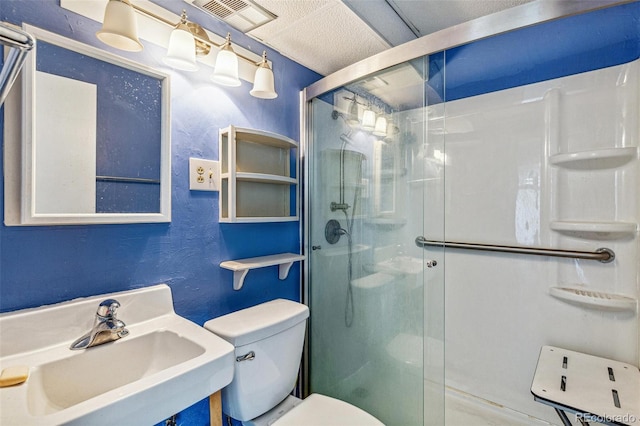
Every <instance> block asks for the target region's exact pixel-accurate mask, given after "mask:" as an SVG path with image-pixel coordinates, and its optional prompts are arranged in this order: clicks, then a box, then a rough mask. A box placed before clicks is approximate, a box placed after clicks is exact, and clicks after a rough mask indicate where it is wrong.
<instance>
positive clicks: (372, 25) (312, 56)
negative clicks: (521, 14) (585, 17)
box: [248, 0, 532, 75]
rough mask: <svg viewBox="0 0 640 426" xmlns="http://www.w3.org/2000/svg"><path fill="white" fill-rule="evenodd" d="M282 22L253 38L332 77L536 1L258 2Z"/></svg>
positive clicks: (264, 28) (253, 34)
mask: <svg viewBox="0 0 640 426" xmlns="http://www.w3.org/2000/svg"><path fill="white" fill-rule="evenodd" d="M253 1H254V2H255V3H257V4H259V5H260V6H262V7H264V8H265V9H267V10H269V11H270V12H272V13H273V14H275V15H277V16H278V18H277V19H275V20H274V21H271V22H269V23H267V24H265V25H263V26H261V27H258V28H256V29H254V30H252V31H249V33H248V35H250V36H251V37H253V38H255V39H257V40H259V41H261V42H262V43H264V44H266V45H268V46H270V47H272V48H273V49H275V50H277V51H278V52H280V53H281V54H283V55H285V56H287V57H289V58H291V59H293V60H294V61H296V62H298V63H300V64H302V65H304V66H306V67H307V68H310V69H312V70H314V71H316V72H318V73H319V74H322V75H329V74H331V73H333V72H335V71H337V70H339V69H342V68H344V67H346V66H348V65H351V64H353V63H355V62H358V61H360V60H362V59H365V58H367V57H369V56H372V55H374V54H376V53H379V52H382V51H383V50H386V49H388V48H390V47H392V46H397V45H399V44H402V43H405V42H407V41H409V40H412V39H415V38H417V37H421V36H424V35H427V34H431V33H433V32H436V31H439V30H441V29H444V28H448V27H451V26H453V25H457V24H460V23H462V22H466V21H469V20H472V19H475V18H478V17H481V16H485V15H488V14H491V13H495V12H498V11H500V10H504V9H507V8H510V7H514V6H517V5H520V4H523V3H527V2H529V1H532V0H253Z"/></svg>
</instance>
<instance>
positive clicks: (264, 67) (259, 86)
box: [249, 50, 278, 99]
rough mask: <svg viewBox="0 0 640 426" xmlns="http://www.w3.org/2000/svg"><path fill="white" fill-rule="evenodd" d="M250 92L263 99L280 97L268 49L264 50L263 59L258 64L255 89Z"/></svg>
mask: <svg viewBox="0 0 640 426" xmlns="http://www.w3.org/2000/svg"><path fill="white" fill-rule="evenodd" d="M249 93H251V95H252V96H255V97H256V98H262V99H273V98H277V97H278V94H277V93H276V89H275V83H274V77H273V71H271V67H269V63H268V62H267V51H266V50H265V51H263V52H262V61H261V62H260V63H259V64H258V69H257V70H256V77H255V80H254V82H253V89H252V90H251V92H249Z"/></svg>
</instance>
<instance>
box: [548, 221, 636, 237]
mask: <svg viewBox="0 0 640 426" xmlns="http://www.w3.org/2000/svg"><path fill="white" fill-rule="evenodd" d="M549 226H550V228H551V229H553V230H554V231H557V232H560V233H563V234H568V235H572V236H575V237H578V238H587V239H593V240H614V239H618V238H622V237H625V236H633V235H634V234H635V233H636V230H637V228H638V224H636V223H632V222H581V221H565V220H562V221H554V222H551V223H550V225H549Z"/></svg>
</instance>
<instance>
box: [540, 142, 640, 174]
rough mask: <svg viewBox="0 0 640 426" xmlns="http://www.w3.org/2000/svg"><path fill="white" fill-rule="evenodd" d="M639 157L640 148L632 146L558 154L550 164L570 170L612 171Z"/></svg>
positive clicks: (551, 158) (550, 159)
mask: <svg viewBox="0 0 640 426" xmlns="http://www.w3.org/2000/svg"><path fill="white" fill-rule="evenodd" d="M637 155H638V147H636V146H630V147H624V148H606V149H594V150H590V151H580V152H570V153H566V154H556V155H552V156H551V157H550V158H549V162H550V163H551V164H553V165H555V166H562V167H565V168H568V169H579V170H595V169H611V168H615V167H620V166H622V165H624V164H626V163H628V162H629V161H631V160H633V159H634V158H635V157H637Z"/></svg>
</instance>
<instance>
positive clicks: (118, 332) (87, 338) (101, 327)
mask: <svg viewBox="0 0 640 426" xmlns="http://www.w3.org/2000/svg"><path fill="white" fill-rule="evenodd" d="M119 307H120V303H119V302H118V301H117V300H115V299H107V300H104V301H102V302H101V303H100V305H99V306H98V311H97V312H96V319H95V320H94V322H93V327H92V328H91V330H89V331H88V332H87V333H86V334H84V335H83V336H82V337H80V338H79V339H78V340H76V341H75V342H73V343H72V344H71V347H70V348H69V349H73V350H76V349H87V348H90V347H92V346H97V345H101V344H103V343H107V342H113V341H114V340H118V339H119V338H121V337H124V336H126V335H127V334H129V330H127V329H126V328H125V323H124V322H122V321H120V320H119V319H118V318H116V312H117V311H118V308H119Z"/></svg>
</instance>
